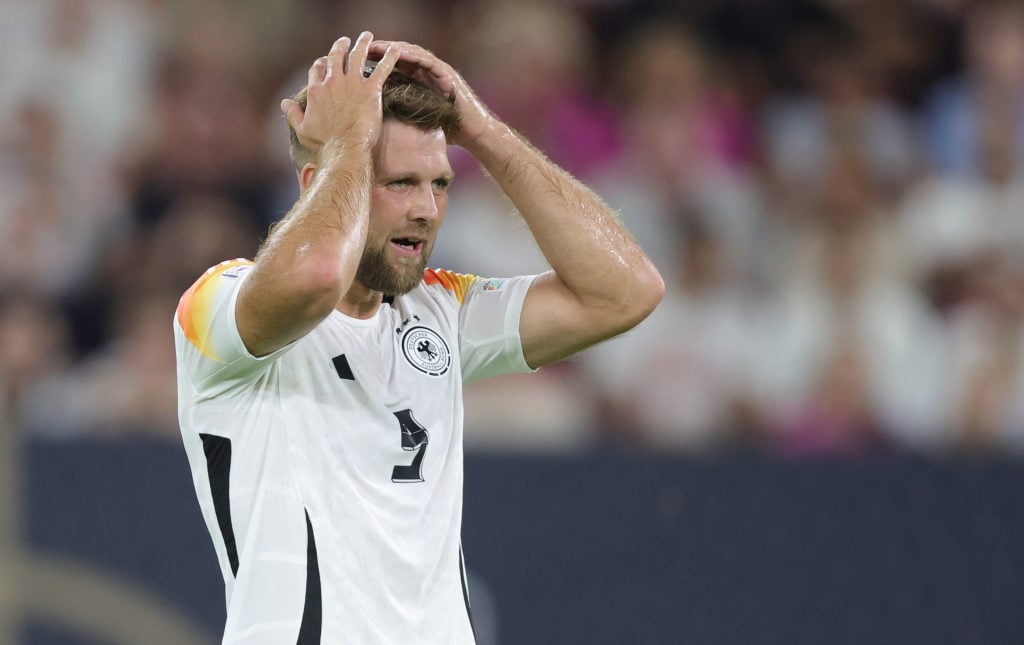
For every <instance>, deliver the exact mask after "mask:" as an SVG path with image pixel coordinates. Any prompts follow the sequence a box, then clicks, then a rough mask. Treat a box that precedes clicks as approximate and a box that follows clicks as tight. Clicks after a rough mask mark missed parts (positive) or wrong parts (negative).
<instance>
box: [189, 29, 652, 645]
mask: <svg viewBox="0 0 1024 645" xmlns="http://www.w3.org/2000/svg"><path fill="white" fill-rule="evenodd" d="M510 55H514V52H510ZM374 60H376V61H379V62H378V63H377V64H376V68H375V69H374V68H373V66H372V61H374ZM368 62H369V63H368ZM396 67H397V71H396V72H395V74H392V71H393V70H396ZM524 73H528V70H524ZM282 110H283V111H284V113H285V116H286V119H287V121H288V125H289V126H290V130H291V134H292V144H291V153H292V157H293V159H294V161H295V166H296V169H297V172H298V179H299V183H300V186H301V196H300V197H299V199H298V201H297V202H296V204H295V206H294V207H293V208H292V209H291V211H290V212H289V213H288V214H287V216H286V217H285V218H284V219H283V220H282V221H281V223H280V224H279V225H277V226H276V227H275V228H274V229H273V230H272V231H271V233H270V235H269V236H268V239H267V241H266V243H265V244H264V246H263V247H262V248H261V249H260V251H259V252H258V253H257V254H256V258H255V261H247V260H234V261H229V262H225V263H222V264H220V265H218V266H215V267H213V268H211V269H210V270H209V271H207V272H206V273H205V274H204V275H203V276H201V277H200V278H199V280H198V281H197V282H196V283H195V284H194V285H193V286H192V287H191V288H190V289H189V290H188V291H187V292H186V293H185V294H184V295H183V296H182V299H181V302H180V304H179V306H178V310H177V315H176V317H175V322H174V332H175V341H176V347H177V359H178V387H179V415H180V421H181V430H182V435H183V438H184V443H185V448H186V451H187V454H188V459H189V463H190V466H191V468H192V475H193V480H194V482H195V488H196V493H197V495H198V498H199V504H200V507H201V509H202V512H203V516H204V518H205V520H206V522H207V526H208V528H209V530H210V534H211V536H212V538H213V542H214V546H215V549H216V552H217V556H218V558H219V560H220V565H221V569H222V572H223V575H224V581H225V586H226V595H227V614H228V615H227V624H226V627H225V631H224V642H231V643H236V642H244V643H268V644H269V643H273V644H275V645H277V644H280V643H293V642H298V643H321V642H322V643H358V644H360V645H369V644H373V643H386V644H389V645H393V644H396V643H402V644H405V643H437V644H444V645H453V644H460V643H472V642H474V638H473V631H472V623H471V619H470V615H469V601H468V595H467V590H466V577H465V567H464V564H463V560H462V553H461V546H460V531H461V514H462V407H463V406H462V384H463V383H464V382H467V381H471V380H474V379H479V378H483V377H487V376H493V375H497V374H503V373H510V372H528V371H531V370H534V369H536V368H538V367H539V366H541V365H544V364H545V363H550V362H552V361H557V360H559V359H562V358H565V357H566V356H569V355H570V354H572V353H574V352H577V351H579V350H581V349H583V348H585V347H587V346H589V345H591V344H593V343H596V342H598V341H601V340H603V339H605V338H608V337H610V336H613V335H615V334H617V333H620V332H622V331H624V330H626V329H628V328H630V327H632V326H633V325H635V324H637V323H638V322H639V321H640V320H642V319H643V318H644V317H645V316H647V315H648V314H649V313H650V312H651V310H652V309H653V308H654V307H655V306H656V304H657V303H658V302H659V300H660V298H661V296H662V293H663V291H664V285H663V282H662V279H661V276H660V275H659V274H658V271H657V270H656V269H655V268H654V266H653V265H652V264H651V262H650V261H649V260H648V258H647V257H646V256H645V255H644V253H643V251H641V249H640V248H639V247H638V246H637V245H636V243H635V242H634V241H633V239H632V238H631V237H630V235H629V234H628V233H627V232H626V231H625V230H623V228H622V227H621V226H620V224H619V223H618V222H617V221H616V219H615V217H614V216H613V215H612V214H611V213H610V212H609V211H608V208H607V207H606V206H605V205H604V204H603V203H602V202H601V200H600V199H599V198H598V197H596V196H595V195H594V194H593V193H592V192H591V191H590V190H588V189H587V188H586V187H584V186H583V185H581V184H580V183H578V182H577V181H576V180H574V179H573V178H572V177H571V176H569V175H568V174H567V173H566V172H564V171H562V170H561V169H559V168H557V167H556V166H554V165H553V164H552V163H551V162H549V161H548V160H547V159H546V158H545V157H544V156H543V155H542V154H541V153H539V152H538V151H537V150H535V149H534V148H532V147H531V146H530V145H529V144H528V143H527V142H525V141H524V140H523V139H522V138H521V137H520V136H518V135H517V134H516V133H515V132H513V131H512V130H511V129H510V128H509V127H508V126H507V125H505V124H504V123H503V122H501V121H500V120H499V119H498V118H497V117H496V116H495V115H494V114H492V113H491V112H489V111H488V110H487V109H486V108H485V107H484V105H482V104H481V102H480V101H479V100H478V99H477V97H476V96H475V95H474V93H473V92H472V90H471V89H470V87H469V86H468V85H467V83H466V82H465V80H464V79H463V78H462V77H461V76H460V75H459V74H458V73H456V72H455V70H453V69H452V68H451V67H450V66H449V65H448V64H447V63H445V62H443V61H441V60H440V59H438V58H437V57H436V56H434V55H433V54H431V53H430V52H428V51H427V50H425V49H423V48H421V47H418V46H415V45H411V44H408V43H398V42H385V41H374V40H373V36H372V35H371V34H369V33H367V32H364V33H363V34H361V35H360V36H359V37H358V39H357V40H356V41H355V42H354V43H353V42H352V41H351V40H350V39H349V38H340V39H339V40H337V41H336V42H335V43H334V45H333V47H332V48H331V51H330V53H329V54H328V55H327V56H326V57H323V58H320V59H319V60H317V61H316V62H315V63H314V64H313V66H312V67H311V68H310V70H309V75H308V84H307V86H306V88H305V89H304V91H303V92H300V94H299V95H298V97H297V100H292V99H288V100H285V101H283V102H282ZM449 143H453V144H457V145H460V146H462V147H464V148H465V149H466V150H468V151H469V152H470V153H471V154H473V155H474V157H475V158H476V159H477V160H478V161H479V162H480V163H481V164H482V165H483V167H484V168H485V169H486V170H487V171H488V172H489V173H490V175H491V176H492V177H493V178H494V179H495V180H496V181H497V183H498V185H499V186H500V187H501V189H502V190H503V191H504V192H505V193H506V194H507V195H508V197H509V198H510V199H511V200H512V202H513V203H514V204H515V205H516V207H517V208H518V210H519V211H520V213H521V214H522V217H523V218H524V219H525V221H526V222H527V224H528V226H529V227H530V230H531V231H532V233H533V235H534V237H535V238H536V240H537V242H538V243H539V245H540V248H541V249H542V251H543V253H544V255H545V257H546V258H547V260H548V262H549V263H550V265H551V267H552V271H550V272H548V273H545V274H542V275H538V276H519V277H509V278H504V279H495V278H489V279H484V278H480V277H476V276H471V275H461V274H456V273H452V272H449V271H443V270H432V269H428V268H426V265H427V259H428V257H429V255H430V251H431V249H432V247H433V245H434V239H435V237H436V235H437V233H438V229H439V228H440V226H441V222H442V220H443V218H444V213H445V207H446V203H447V198H448V195H447V189H448V185H449V183H450V182H451V180H452V170H451V167H450V166H449V163H448V155H447V145H448V144H449ZM480 243H495V244H497V243H500V241H491V242H480Z"/></svg>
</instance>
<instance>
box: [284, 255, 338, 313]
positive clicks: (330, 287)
mask: <svg viewBox="0 0 1024 645" xmlns="http://www.w3.org/2000/svg"><path fill="white" fill-rule="evenodd" d="M350 273H351V271H346V268H345V267H344V266H343V265H342V263H340V262H338V261H336V260H334V259H333V258H331V259H329V260H326V261H317V260H316V259H314V258H308V259H307V262H304V263H302V264H301V265H299V266H298V267H297V269H296V271H295V272H294V273H293V275H291V276H289V280H288V283H290V284H291V286H292V289H294V290H293V292H292V293H293V294H294V296H293V297H294V302H295V306H296V309H298V310H300V311H303V312H304V317H309V318H323V317H326V316H327V315H328V314H329V313H330V312H331V310H332V309H334V308H335V307H336V306H337V305H338V302H339V301H340V300H341V298H342V296H344V295H345V292H346V291H347V290H348V289H349V287H350V286H351V285H352V276H351V275H350Z"/></svg>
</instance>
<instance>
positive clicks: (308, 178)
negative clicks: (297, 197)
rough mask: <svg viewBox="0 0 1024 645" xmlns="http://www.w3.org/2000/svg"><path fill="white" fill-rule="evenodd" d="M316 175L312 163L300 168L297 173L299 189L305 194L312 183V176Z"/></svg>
mask: <svg viewBox="0 0 1024 645" xmlns="http://www.w3.org/2000/svg"><path fill="white" fill-rule="evenodd" d="M315 174H316V166H314V165H313V164H312V163H308V164H306V165H305V166H303V167H302V170H300V171H299V188H300V189H301V190H302V191H303V192H305V190H306V189H307V188H309V185H310V184H311V183H313V176H314V175H315Z"/></svg>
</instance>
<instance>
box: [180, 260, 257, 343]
mask: <svg viewBox="0 0 1024 645" xmlns="http://www.w3.org/2000/svg"><path fill="white" fill-rule="evenodd" d="M249 264H252V261H251V260H245V259H238V260H229V261H227V262H221V263H220V264H218V265H216V266H214V267H210V268H209V269H207V271H206V273H204V274H203V275H201V276H200V277H199V279H198V280H196V281H195V283H194V284H193V285H192V286H191V287H189V289H188V291H186V292H185V293H184V295H182V296H181V300H179V301H178V324H179V325H181V329H182V331H184V332H185V338H187V339H188V340H189V342H190V343H192V344H193V345H195V347H196V349H198V350H199V351H200V352H201V353H202V354H203V356H206V357H207V358H210V359H212V360H215V361H217V362H218V363H219V362H220V359H219V358H218V357H217V355H216V353H215V352H214V351H213V347H211V346H210V345H211V343H210V317H211V316H212V315H213V304H214V296H215V295H216V294H217V286H218V285H219V284H220V281H221V280H222V279H223V274H224V272H225V271H228V270H229V269H233V268H235V267H240V266H246V265H249Z"/></svg>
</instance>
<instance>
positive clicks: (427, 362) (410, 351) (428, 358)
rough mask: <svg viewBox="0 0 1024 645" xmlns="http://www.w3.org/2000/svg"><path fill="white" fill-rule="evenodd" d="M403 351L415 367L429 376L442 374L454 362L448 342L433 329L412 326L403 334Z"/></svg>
mask: <svg viewBox="0 0 1024 645" xmlns="http://www.w3.org/2000/svg"><path fill="white" fill-rule="evenodd" d="M402 353H403V354H405V359H406V360H407V361H409V363H411V364H412V366H413V367H415V368H416V369H418V370H419V371H421V372H423V373H424V374H427V375H428V376H441V375H442V374H444V373H445V372H447V371H448V368H449V367H450V366H451V364H452V353H451V351H450V350H449V349H448V344H447V343H445V342H444V339H443V338H441V336H440V335H439V334H438V333H437V332H435V331H434V330H433V329H428V328H426V327H410V328H409V330H408V331H406V332H405V335H404V336H402Z"/></svg>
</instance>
